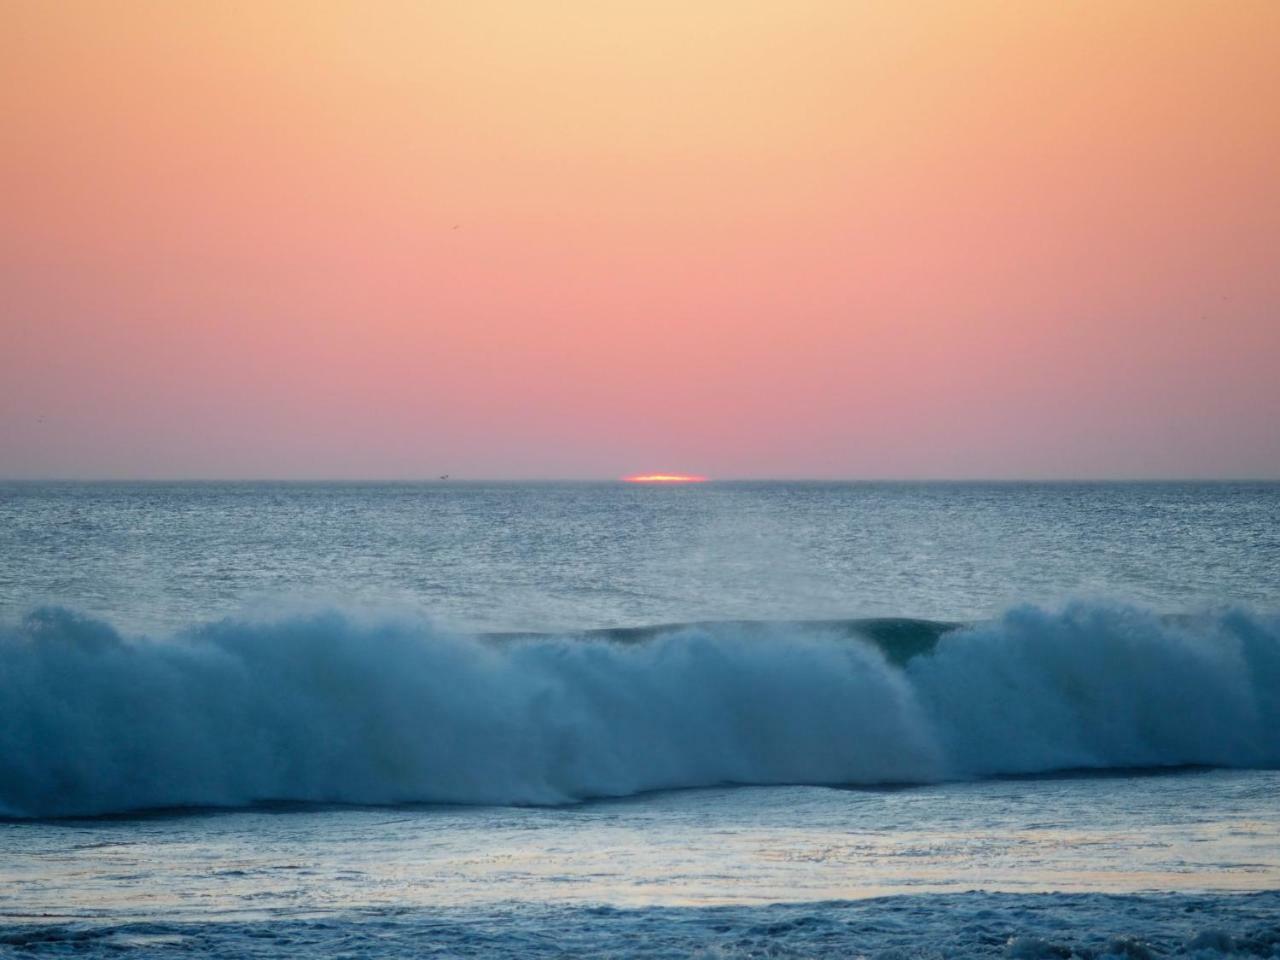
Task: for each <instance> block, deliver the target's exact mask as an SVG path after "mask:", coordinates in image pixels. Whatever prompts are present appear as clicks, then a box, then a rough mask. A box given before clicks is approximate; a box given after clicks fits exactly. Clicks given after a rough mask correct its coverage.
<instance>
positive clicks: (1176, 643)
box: [0, 483, 1280, 960]
mask: <svg viewBox="0 0 1280 960" xmlns="http://www.w3.org/2000/svg"><path fill="white" fill-rule="evenodd" d="M1278 517H1280V485H1278V484H1260V483H1223V484H1190V483H1188V484H1147V483H1131V484H814V483H810V484H804V483H751V484H715V483H712V484H706V485H698V487H697V488H667V489H652V488H650V489H637V488H635V487H632V486H627V485H622V484H467V483H446V484H399V485H387V484H271V483H264V484H253V483H244V484H158V483H157V484H95V483H83V484H77V483H27V484H0V956H10V955H12V956H15V957H18V956H33V955H36V956H40V955H50V956H62V955H77V956H88V957H101V956H108V955H110V956H119V955H122V954H123V955H126V956H138V957H177V956H225V957H252V956H261V957H293V956H297V957H306V956H315V955H317V954H321V955H349V956H368V957H420V956H458V957H540V956H547V957H552V956H565V955H607V956H640V957H688V956H706V957H761V956H770V957H826V956H850V957H857V956H865V957H877V958H883V960H898V958H905V957H922V958H923V957H928V958H932V957H943V956H947V957H1003V958H1008V960H1065V958H1070V957H1080V958H1089V960H1098V958H1101V957H1124V958H1129V960H1148V958H1155V957H1164V956H1179V957H1191V958H1217V957H1228V956H1230V957H1271V958H1275V957H1280V805H1278V804H1277V801H1276V797H1277V796H1280V523H1278V522H1277V518H1278Z"/></svg>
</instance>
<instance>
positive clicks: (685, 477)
mask: <svg viewBox="0 0 1280 960" xmlns="http://www.w3.org/2000/svg"><path fill="white" fill-rule="evenodd" d="M622 479H623V480H624V481H625V482H627V483H706V482H707V481H708V480H710V479H711V478H710V477H702V476H699V475H697V474H693V473H633V474H631V476H629V477H623V478H622Z"/></svg>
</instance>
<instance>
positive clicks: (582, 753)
mask: <svg viewBox="0 0 1280 960" xmlns="http://www.w3.org/2000/svg"><path fill="white" fill-rule="evenodd" d="M1180 765H1204V766H1235V767H1277V766H1280V617H1275V616H1264V615H1260V614H1253V613H1247V612H1243V611H1228V612H1221V613H1214V614H1207V613H1206V614H1203V615H1199V616H1193V617H1184V618H1178V619H1170V618H1162V617H1160V616H1157V615H1155V614H1152V613H1149V612H1146V611H1142V610H1138V609H1133V608H1128V607H1123V606H1110V605H1095V604H1084V603H1077V604H1073V605H1070V606H1067V607H1065V608H1063V609H1061V610H1056V611H1046V610H1041V609H1037V608H1030V607H1025V608H1017V609H1014V610H1012V611H1010V612H1008V613H1006V614H1005V615H1004V616H1003V617H1001V618H1000V619H998V620H995V621H992V622H989V623H983V624H976V625H970V626H957V625H954V624H942V623H933V622H930V621H918V620H875V621H839V622H816V623H732V622H730V623H701V624H684V625H679V624H675V625H670V626H664V627H654V628H646V629H644V630H635V631H594V632H587V633H582V634H574V635H560V636H553V635H538V634H510V635H488V636H465V635H458V634H454V633H450V632H448V631H444V630H441V629H439V628H437V627H434V626H432V625H431V624H430V623H429V622H427V621H425V620H421V619H416V618H412V617H397V618H381V619H378V618H371V617H370V616H368V615H362V614H359V613H352V612H343V611H338V610H330V611H326V612H323V613H319V614H312V615H307V616H294V617H290V618H285V619H279V620H275V621H267V622H254V621H242V620H225V621H220V622H217V623H212V624H207V625H203V626H199V627H195V628H192V629H191V630H188V631H185V632H183V633H181V634H179V635H176V636H174V637H170V638H167V639H163V640H156V639H146V638H131V637H125V636H123V635H121V633H120V632H119V631H117V630H116V629H114V628H113V627H112V626H110V625H109V624H107V623H104V622H101V621H98V620H94V619H90V618H87V617H84V616H81V615H78V614H76V613H74V612H71V611H68V610H65V609H62V608H45V609H41V610H37V611H35V612H33V613H32V614H30V615H29V616H27V617H26V618H25V619H24V620H23V621H22V622H21V623H19V624H17V625H14V626H10V627H5V628H0V814H3V815H5V816H10V817H47V816H77V815H92V814H102V813H111V812H125V811H132V810H140V809H147V808H165V807H185V806H240V805H248V804H253V803H259V802H266V801H302V802H315V803H356V804H394V803H409V802H427V803H470V804H560V803H568V802H573V801H578V800H583V799H588V798H598V797H611V796H623V795H628V794H633V793H637V792H642V791H649V790H660V789H668V788H678V787H699V786H711V785H716V784H726V783H738V784H779V783H792V784H795V783H804V784H832V785H835V784H841V785H871V784H883V783H900V784H901V783H927V782H934V781H940V780H947V779H967V778H979V777H988V776H995V775H1005V774H1035V773H1048V772H1051V771H1055V770H1063V769H1076V768H1097V769H1106V768H1132V767H1153V766H1180Z"/></svg>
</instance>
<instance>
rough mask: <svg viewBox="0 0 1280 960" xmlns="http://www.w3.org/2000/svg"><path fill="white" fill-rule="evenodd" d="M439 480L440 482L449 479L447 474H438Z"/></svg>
mask: <svg viewBox="0 0 1280 960" xmlns="http://www.w3.org/2000/svg"><path fill="white" fill-rule="evenodd" d="M440 479H441V480H448V479H449V475H448V474H447V473H442V474H440Z"/></svg>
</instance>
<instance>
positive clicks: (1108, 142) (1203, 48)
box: [0, 0, 1280, 479]
mask: <svg viewBox="0 0 1280 960" xmlns="http://www.w3.org/2000/svg"><path fill="white" fill-rule="evenodd" d="M2 27H3V28H2V29H0V127H2V128H3V130H4V131H5V147H4V149H3V150H0V291H3V303H2V304H0V476H13V475H25V476H37V477H48V476H90V477H123V476H139V475H141V476H161V477H226V476H231V477H304V478H305V477H333V478H341V477H352V478H369V477H386V478H410V479H412V478H432V477H436V476H439V475H441V474H444V473H448V474H450V475H451V476H453V477H455V478H485V477H491V478H557V477H563V478H572V477H582V478H599V479H605V478H613V477H617V476H620V475H621V474H623V473H625V472H626V470H627V469H628V464H630V463H634V462H637V460H639V462H645V463H654V462H666V463H673V462H674V463H687V464H690V465H691V468H695V469H697V470H699V471H702V472H705V473H708V474H711V475H713V476H715V477H718V478H726V477H782V476H792V477H833V478H834V477H864V478H866V477H882V478H885V477H887V478H900V477H973V476H982V477H1054V476H1060V477H1061V476H1067V477H1081V476H1112V477H1115V476H1121V477H1123V476H1222V475H1235V476H1255V477H1256V476H1276V475H1280V430H1277V429H1276V428H1275V424H1276V420H1277V410H1280V386H1278V381H1277V378H1276V376H1275V371H1276V367H1277V357H1280V270H1277V269H1276V260H1277V251H1280V176H1277V175H1276V171H1277V170H1280V110H1278V109H1276V103H1275V100H1276V96H1275V91H1277V90H1280V3H1276V2H1270V0H1232V2H1223V3H1214V2H1210V0H1204V2H1195V0H1082V2H1080V3H1050V2H1043V3H1012V2H1005V0H966V2H952V0H920V2H910V3H895V2H889V0H870V2H856V3H854V2H849V0H797V2H783V0H699V2H692V3H691V2H688V0H652V2H644V3H642V2H628V3H619V2H613V3H608V2H606V3H601V2H599V0H564V2H557V3H533V2H523V3H511V2H499V0H438V2H431V3H421V2H416V0H378V2H372V3H370V2H357V0H259V2H254V3H197V2H178V3H173V2H162V0H137V2H129V3H112V2H105V0H58V2H49V0H9V2H6V3H5V4H4V13H3V23H2Z"/></svg>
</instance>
